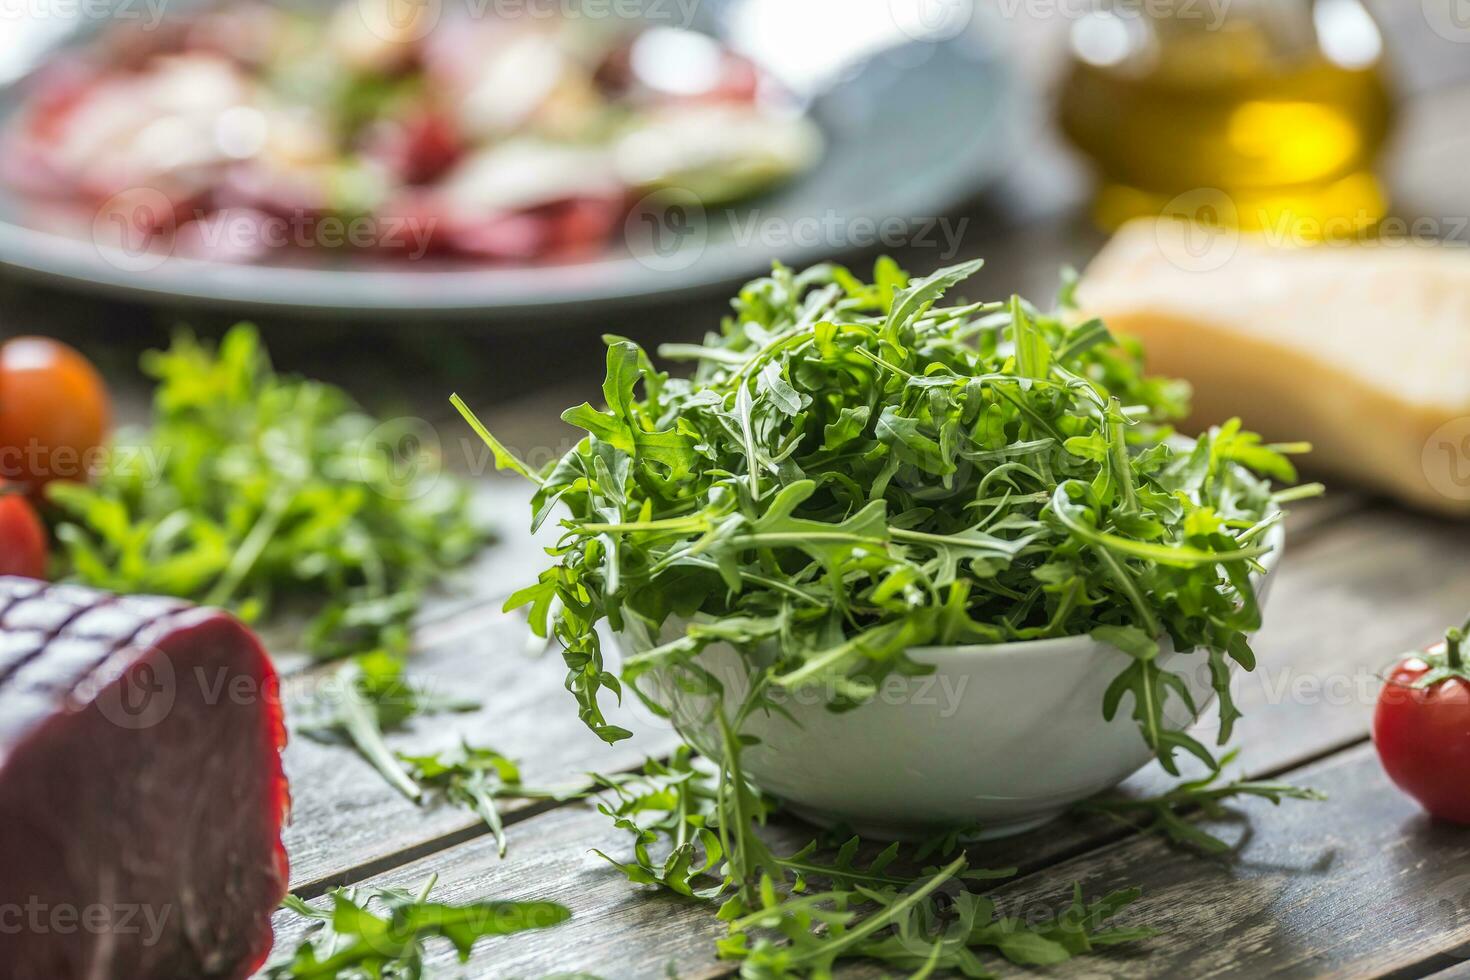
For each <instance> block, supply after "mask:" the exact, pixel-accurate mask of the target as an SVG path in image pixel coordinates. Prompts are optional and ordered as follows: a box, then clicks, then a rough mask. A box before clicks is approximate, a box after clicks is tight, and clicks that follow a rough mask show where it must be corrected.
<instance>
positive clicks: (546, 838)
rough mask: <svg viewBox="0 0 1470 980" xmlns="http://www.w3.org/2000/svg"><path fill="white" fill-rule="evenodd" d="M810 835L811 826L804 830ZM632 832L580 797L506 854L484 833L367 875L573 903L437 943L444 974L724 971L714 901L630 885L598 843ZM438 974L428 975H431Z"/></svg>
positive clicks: (620, 976) (292, 939) (279, 935)
mask: <svg viewBox="0 0 1470 980" xmlns="http://www.w3.org/2000/svg"><path fill="white" fill-rule="evenodd" d="M807 833H808V834H809V833H810V831H807ZM626 841H627V835H626V834H624V833H623V832H622V831H618V830H615V829H614V828H613V826H612V822H611V821H610V820H608V819H607V818H606V817H604V816H603V815H602V814H600V813H597V812H595V811H593V810H591V809H590V808H588V807H586V806H584V805H570V806H566V807H563V808H561V809H558V810H555V811H553V812H550V813H545V814H542V815H540V816H537V817H535V818H533V819H531V820H529V821H527V822H525V823H522V824H519V825H517V826H514V827H512V828H510V853H509V855H508V857H507V859H506V860H504V861H502V860H500V859H499V857H498V856H497V855H496V850H495V847H494V844H493V842H492V841H491V840H489V839H488V838H480V839H478V840H473V841H470V842H468V843H466V844H463V845H461V846H459V847H455V848H453V849H451V850H447V851H441V852H439V853H436V854H432V855H430V856H428V857H425V858H424V859H422V860H419V861H414V862H412V863H410V864H407V865H405V866H403V867H399V868H395V869H393V870H392V871H391V872H389V873H386V874H382V875H378V876H375V877H373V878H372V879H370V880H369V881H368V882H367V883H368V884H369V885H374V886H379V885H400V884H405V883H407V884H411V885H413V886H415V887H417V886H419V885H422V884H423V882H425V881H427V880H428V879H429V877H430V876H431V875H438V876H439V881H438V884H437V885H436V887H435V889H434V892H433V894H434V896H435V897H436V898H437V899H439V900H441V901H448V902H471V901H476V900H479V899H487V898H495V899H538V900H547V901H554V902H560V903H562V904H563V905H566V906H567V907H568V908H570V909H571V910H572V913H573V917H572V919H571V921H569V922H567V923H564V924H563V925H560V926H558V927H556V928H555V929H550V930H546V931H544V932H536V933H523V934H521V935H517V936H509V937H504V938H501V939H495V940H491V941H488V942H486V943H485V944H484V945H483V946H481V947H477V952H476V956H475V957H474V958H473V959H472V960H471V961H470V962H469V963H468V964H467V965H465V966H460V965H458V964H457V963H455V962H454V957H453V955H452V954H450V953H448V952H447V951H445V950H437V951H436V955H435V957H434V960H433V962H432V964H431V966H433V967H438V968H440V969H443V970H445V971H447V972H445V973H444V974H443V975H445V976H461V977H465V978H472V977H491V976H494V977H536V976H548V975H551V974H560V973H576V972H586V973H590V974H592V975H594V976H600V977H608V978H614V977H615V978H617V980H644V978H647V980H664V978H666V977H667V976H668V975H669V974H668V973H667V972H666V970H667V968H668V966H669V964H676V965H677V974H675V975H677V976H679V977H681V978H684V980H689V978H693V977H699V976H703V975H706V974H711V973H714V974H719V973H723V972H726V971H725V969H724V967H725V964H721V963H720V962H719V961H718V960H717V959H716V958H715V947H714V944H715V941H716V940H717V939H718V938H719V937H721V936H722V935H724V934H725V926H724V924H723V923H721V922H720V921H719V920H718V919H716V918H715V914H714V912H715V910H714V909H713V908H711V907H708V906H700V905H695V904H693V903H691V902H688V901H684V900H680V899H677V898H675V897H674V896H671V895H667V894H660V893H658V892H655V891H654V890H652V889H649V888H644V887H639V886H635V885H632V884H629V883H628V881H627V880H626V879H624V878H623V876H622V874H621V873H619V872H618V871H617V870H616V869H614V868H613V867H612V866H610V865H609V864H607V863H606V862H605V861H603V860H602V859H600V858H598V857H597V856H596V855H595V854H593V853H591V849H592V848H598V849H602V850H605V851H607V852H608V853H611V854H614V855H618V854H622V853H624V852H625V851H626V850H627V844H626ZM275 926H276V949H277V951H278V952H279V951H284V950H288V949H292V948H294V947H295V945H296V944H297V943H298V942H299V941H300V940H301V938H302V936H303V935H304V929H303V927H304V926H305V922H304V921H303V920H302V919H301V918H300V917H298V916H296V915H294V914H292V913H290V912H278V913H277V914H276V917H275ZM431 975H432V974H431Z"/></svg>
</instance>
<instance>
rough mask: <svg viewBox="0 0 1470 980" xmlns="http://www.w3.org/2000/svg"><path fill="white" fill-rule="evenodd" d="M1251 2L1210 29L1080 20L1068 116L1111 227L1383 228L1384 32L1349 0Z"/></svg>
mask: <svg viewBox="0 0 1470 980" xmlns="http://www.w3.org/2000/svg"><path fill="white" fill-rule="evenodd" d="M1155 6H1157V5H1155ZM1176 6H1177V7H1178V8H1179V9H1180V10H1181V11H1182V10H1183V9H1184V8H1185V6H1186V5H1185V3H1183V2H1181V3H1179V4H1177V5H1176ZM1244 7H1245V10H1244V11H1243V12H1241V13H1239V14H1238V15H1229V14H1222V16H1221V19H1220V20H1219V21H1218V22H1216V23H1214V25H1213V26H1210V25H1209V23H1208V22H1207V21H1205V20H1204V19H1203V18H1200V19H1197V20H1196V21H1194V22H1190V21H1185V20H1181V19H1180V17H1182V14H1180V15H1178V16H1176V17H1173V18H1163V19H1159V18H1149V17H1147V16H1145V15H1144V14H1142V13H1133V14H1127V13H1122V14H1120V13H1119V12H1117V11H1108V10H1100V11H1099V12H1098V13H1096V14H1094V15H1092V16H1091V18H1088V19H1084V20H1082V21H1079V22H1078V23H1076V24H1074V25H1073V30H1072V38H1071V40H1072V44H1071V55H1072V61H1071V65H1070V69H1069V73H1068V77H1067V78H1066V80H1065V82H1064V85H1063V90H1062V94H1061V100H1060V117H1061V123H1062V127H1063V129H1064V131H1065V132H1066V134H1067V135H1068V137H1069V138H1070V139H1071V140H1072V142H1073V143H1075V144H1076V145H1077V146H1078V147H1079V148H1080V149H1081V150H1082V151H1083V152H1085V153H1086V154H1087V155H1088V156H1089V157H1090V158H1091V159H1092V161H1093V162H1094V164H1095V165H1096V168H1097V170H1098V175H1099V179H1100V186H1099V189H1098V194H1097V198H1096V202H1095V215H1096V218H1097V220H1098V222H1099V223H1100V224H1102V225H1103V226H1104V227H1106V228H1109V229H1111V228H1115V227H1117V226H1118V225H1119V224H1121V223H1123V222H1124V221H1126V220H1128V219H1130V218H1134V217H1139V216H1145V215H1154V216H1157V215H1160V214H1175V215H1183V216H1186V217H1190V218H1194V219H1196V220H1205V221H1217V222H1221V223H1226V224H1236V225H1239V226H1241V227H1244V228H1251V229H1261V230H1268V231H1269V230H1272V229H1282V230H1285V231H1286V232H1288V233H1290V234H1291V235H1292V236H1293V237H1307V238H1311V237H1322V236H1323V235H1329V236H1330V235H1332V234H1336V233H1341V232H1342V231H1344V230H1347V231H1352V232H1360V231H1363V230H1366V229H1371V228H1372V227H1373V226H1374V225H1376V224H1377V222H1378V221H1379V219H1381V218H1382V217H1383V215H1384V212H1385V210H1386V208H1387V201H1386V199H1385V195H1384V191H1383V187H1382V184H1381V183H1380V182H1379V179H1378V177H1377V175H1376V173H1375V166H1376V163H1377V160H1378V156H1379V153H1380V151H1381V150H1382V148H1383V146H1384V143H1385V142H1386V140H1387V137H1388V133H1389V128H1390V124H1391V119H1392V115H1393V111H1392V100H1391V98H1390V95H1389V89H1388V85H1387V82H1386V72H1385V67H1384V60H1383V52H1382V44H1381V39H1380V38H1379V36H1378V33H1377V27H1376V25H1374V24H1373V23H1372V21H1371V19H1368V15H1367V13H1366V11H1364V10H1363V9H1362V8H1361V7H1358V6H1356V0H1326V2H1325V3H1324V2H1322V0H1318V2H1316V3H1312V2H1308V0H1280V2H1279V4H1278V5H1277V6H1276V7H1275V8H1274V9H1272V8H1265V9H1261V8H1255V13H1256V14H1258V15H1257V16H1252V13H1253V7H1252V4H1250V3H1249V2H1247V3H1245V4H1244ZM1287 8H1295V9H1294V16H1291V17H1283V16H1282V14H1283V12H1284V11H1285V10H1286V9H1287ZM1222 9H1223V10H1228V9H1229V8H1222ZM1324 10H1325V11H1326V13H1325V14H1324ZM1333 31H1336V33H1335V34H1334V33H1332V32H1333ZM1196 212H1198V213H1196Z"/></svg>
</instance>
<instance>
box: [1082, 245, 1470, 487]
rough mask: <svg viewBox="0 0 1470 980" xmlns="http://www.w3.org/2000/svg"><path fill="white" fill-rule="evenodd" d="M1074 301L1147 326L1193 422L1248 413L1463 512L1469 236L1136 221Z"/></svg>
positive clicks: (1319, 465)
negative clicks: (1255, 233) (1332, 236)
mask: <svg viewBox="0 0 1470 980" xmlns="http://www.w3.org/2000/svg"><path fill="white" fill-rule="evenodd" d="M1078 301H1079V303H1080V304H1081V306H1082V309H1083V311H1084V312H1085V313H1086V314H1088V315H1090V316H1099V317H1102V318H1103V319H1104V320H1105V321H1106V322H1107V324H1108V326H1109V327H1110V328H1111V329H1112V330H1113V332H1114V333H1116V334H1119V335H1131V336H1135V337H1138V338H1140V339H1141V340H1142V341H1143V342H1144V343H1145V345H1146V349H1147V357H1148V370H1149V371H1150V372H1151V373H1154V374H1160V375H1169V376H1174V377H1180V378H1185V379H1187V380H1188V381H1190V382H1191V383H1193V385H1194V388H1195V399H1194V405H1195V414H1194V416H1193V418H1192V419H1191V421H1190V426H1191V427H1193V428H1201V427H1203V426H1204V425H1206V424H1210V423H1214V422H1218V421H1221V420H1223V419H1226V418H1229V417H1230V416H1233V415H1239V416H1240V417H1241V418H1242V419H1244V420H1245V422H1246V423H1247V425H1248V426H1249V427H1252V428H1254V429H1256V430H1258V431H1259V432H1261V433H1262V434H1263V435H1264V436H1265V437H1266V438H1267V439H1268V440H1272V441H1297V440H1309V441H1311V442H1312V443H1313V444H1314V445H1315V447H1316V448H1315V451H1314V452H1313V454H1312V456H1311V457H1310V464H1309V465H1310V467H1311V468H1312V469H1313V470H1315V471H1320V472H1323V473H1325V474H1329V475H1336V476H1338V477H1342V478H1346V479H1347V480H1350V481H1352V482H1355V483H1357V484H1359V485H1361V486H1365V487H1368V488H1370V489H1374V490H1379V491H1384V492H1387V493H1390V494H1392V495H1394V496H1397V497H1398V498H1400V499H1401V500H1403V501H1405V502H1407V503H1409V504H1412V505H1414V506H1417V507H1422V508H1427V509H1430V510H1436V511H1440V512H1448V513H1454V514H1459V515H1466V514H1470V250H1467V249H1464V248H1457V247H1452V246H1436V245H1427V244H1410V243H1407V242H1382V243H1375V244H1353V245H1347V244H1330V245H1315V246H1299V247H1290V246H1279V245H1272V244H1269V243H1267V242H1266V241H1265V240H1263V239H1258V238H1254V237H1252V236H1243V235H1237V234H1235V233H1234V232H1223V231H1216V232H1214V233H1213V234H1209V233H1206V232H1203V231H1201V230H1200V229H1197V228H1190V227H1189V226H1186V225H1184V224H1183V223H1182V222H1178V221H1169V220H1165V221H1162V222H1157V223H1155V222H1135V223H1133V224H1130V225H1128V226H1126V227H1124V228H1123V229H1122V230H1120V231H1119V232H1118V234H1117V236H1116V237H1115V238H1114V239H1113V240H1112V241H1111V242H1110V243H1109V244H1108V246H1107V247H1106V248H1105V249H1104V250H1103V252H1102V253H1101V254H1100V255H1099V256H1098V257H1097V258H1096V259H1095V260H1094V261H1093V262H1092V264H1091V265H1090V266H1089V267H1088V269H1087V273H1086V275H1085V276H1084V278H1083V281H1082V284H1081V286H1080V288H1079V290H1078Z"/></svg>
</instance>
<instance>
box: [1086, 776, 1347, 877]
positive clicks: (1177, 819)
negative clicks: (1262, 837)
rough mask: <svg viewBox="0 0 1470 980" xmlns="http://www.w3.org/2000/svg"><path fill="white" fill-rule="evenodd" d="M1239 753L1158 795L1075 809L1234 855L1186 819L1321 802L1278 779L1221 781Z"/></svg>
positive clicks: (1109, 799) (1110, 799) (1100, 800)
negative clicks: (1246, 802)
mask: <svg viewBox="0 0 1470 980" xmlns="http://www.w3.org/2000/svg"><path fill="white" fill-rule="evenodd" d="M1236 754H1237V753H1236V752H1228V753H1226V754H1225V755H1224V756H1222V757H1221V759H1220V766H1221V769H1220V770H1215V771H1211V772H1208V773H1206V774H1205V775H1203V776H1201V777H1199V778H1197V779H1190V780H1186V781H1184V782H1182V783H1180V784H1179V785H1178V786H1175V787H1174V788H1173V789H1171V790H1169V791H1168V792H1165V793H1161V794H1159V795H1158V796H1149V797H1140V798H1137V799H1134V798H1129V797H1124V796H1101V797H1094V798H1093V799H1090V800H1084V801H1083V802H1081V803H1079V804H1078V805H1077V806H1076V809H1077V810H1079V811H1081V812H1084V813H1087V812H1092V813H1103V814H1107V815H1108V816H1111V817H1114V818H1116V819H1118V820H1121V821H1122V822H1123V823H1125V824H1127V825H1129V826H1130V827H1134V828H1136V829H1140V830H1144V831H1147V832H1149V833H1155V834H1162V835H1163V836H1164V837H1166V838H1168V839H1169V840H1170V841H1172V842H1173V843H1175V844H1179V845H1181V846H1183V847H1187V848H1190V849H1192V850H1195V851H1199V852H1200V853H1202V854H1207V855H1221V854H1229V853H1230V852H1231V851H1233V850H1234V847H1233V846H1232V845H1231V844H1230V843H1228V842H1227V841H1224V840H1222V839H1220V838H1219V837H1216V836H1215V835H1214V834H1211V833H1210V832H1209V831H1207V830H1205V829H1204V828H1202V827H1200V826H1198V825H1196V824H1195V823H1193V822H1192V821H1190V820H1189V819H1187V817H1188V816H1189V815H1190V814H1192V813H1194V812H1196V811H1198V812H1200V813H1202V814H1203V815H1204V816H1205V817H1207V818H1209V819H1215V820H1218V819H1222V818H1224V817H1225V816H1227V810H1226V808H1225V806H1224V804H1225V803H1226V802H1227V801H1230V800H1239V799H1243V798H1247V797H1256V798H1258V799H1264V800H1269V801H1271V803H1272V804H1273V805H1275V806H1280V805H1281V801H1282V800H1310V801H1318V802H1319V801H1322V800H1325V799H1327V797H1326V796H1325V795H1324V794H1322V793H1321V792H1319V791H1317V790H1314V789H1310V788H1305V787H1301V786H1293V785H1292V784H1291V783H1286V782H1282V781H1281V780H1276V779H1236V780H1231V781H1229V782H1222V781H1221V780H1222V779H1223V778H1224V775H1223V772H1222V770H1223V768H1224V767H1225V766H1228V765H1229V764H1230V763H1231V762H1233V761H1235V757H1236Z"/></svg>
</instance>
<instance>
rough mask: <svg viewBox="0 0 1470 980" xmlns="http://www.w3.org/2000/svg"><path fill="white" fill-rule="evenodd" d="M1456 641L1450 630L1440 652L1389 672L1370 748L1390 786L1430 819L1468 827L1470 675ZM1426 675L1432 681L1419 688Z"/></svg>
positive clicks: (1413, 659)
mask: <svg viewBox="0 0 1470 980" xmlns="http://www.w3.org/2000/svg"><path fill="white" fill-rule="evenodd" d="M1462 636H1463V633H1462V632H1461V631H1460V630H1452V631H1451V635H1450V639H1449V641H1448V644H1447V645H1446V647H1437V648H1435V649H1434V650H1431V651H1430V652H1429V653H1427V654H1425V655H1423V656H1411V657H1408V658H1407V659H1405V660H1403V661H1401V662H1400V663H1398V664H1397V665H1396V666H1395V667H1394V668H1393V670H1392V671H1391V672H1390V673H1389V676H1388V680H1387V682H1386V683H1385V684H1384V686H1383V690H1382V691H1381V692H1380V693H1379V695H1378V707H1377V710H1376V711H1375V712H1374V714H1373V743H1374V745H1375V746H1377V748H1378V758H1379V759H1380V760H1381V761H1382V763H1383V769H1384V771H1385V772H1387V773H1388V777H1389V778H1390V779H1392V780H1393V782H1394V785H1396V786H1398V788H1399V789H1401V790H1403V791H1404V792H1405V793H1407V794H1409V795H1410V796H1412V797H1413V798H1414V799H1416V800H1418V801H1419V804H1420V805H1421V806H1423V807H1424V809H1426V810H1428V811H1429V812H1430V813H1431V814H1433V815H1434V816H1436V817H1440V818H1442V819H1444V820H1451V821H1454V822H1455V823H1466V824H1470V673H1467V672H1466V671H1465V665H1464V663H1463V660H1462V657H1461V653H1460V651H1459V649H1458V648H1459V646H1460V643H1461V638H1462ZM1451 650H1453V651H1454V652H1453V654H1452V653H1451ZM1457 671H1458V672H1457ZM1431 672H1433V673H1434V674H1436V675H1437V676H1436V677H1430V678H1428V679H1429V680H1430V681H1431V683H1429V684H1427V685H1422V686H1419V685H1420V682H1421V681H1423V680H1424V679H1425V675H1427V674H1430V673H1431Z"/></svg>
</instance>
